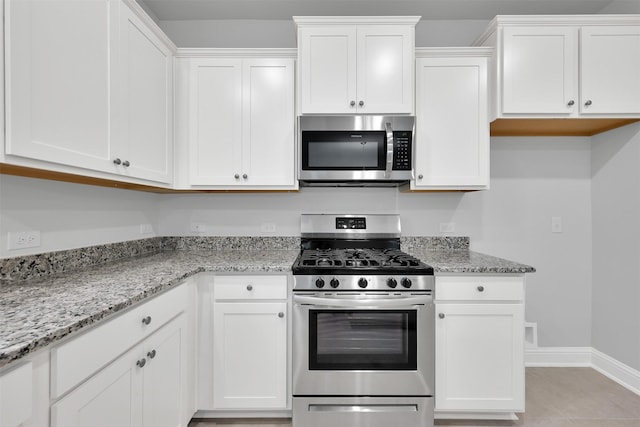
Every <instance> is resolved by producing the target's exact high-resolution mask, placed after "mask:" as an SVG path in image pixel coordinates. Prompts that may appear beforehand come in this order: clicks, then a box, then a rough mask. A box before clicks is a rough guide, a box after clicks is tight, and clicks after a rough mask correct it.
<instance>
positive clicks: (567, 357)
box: [524, 347, 640, 395]
mask: <svg viewBox="0 0 640 427" xmlns="http://www.w3.org/2000/svg"><path fill="white" fill-rule="evenodd" d="M524 360H525V366H527V367H590V368H593V369H595V370H596V371H598V372H600V373H601V374H603V375H605V376H607V377H609V378H610V379H612V380H613V381H615V382H617V383H618V384H620V385H621V386H623V387H625V388H627V389H629V390H631V391H632V392H634V393H636V394H638V395H640V371H638V370H636V369H633V368H632V367H630V366H627V365H625V364H624V363H622V362H620V361H618V360H616V359H614V358H613V357H611V356H608V355H606V354H604V353H602V352H601V351H598V350H596V349H595V348H593V347H535V348H534V347H531V348H527V349H526V350H525V355H524Z"/></svg>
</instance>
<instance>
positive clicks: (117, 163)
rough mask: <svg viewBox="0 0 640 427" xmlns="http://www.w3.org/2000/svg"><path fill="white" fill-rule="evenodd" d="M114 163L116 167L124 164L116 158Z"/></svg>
mask: <svg viewBox="0 0 640 427" xmlns="http://www.w3.org/2000/svg"><path fill="white" fill-rule="evenodd" d="M113 163H115V164H116V165H119V164H120V163H122V160H120V159H118V158H116V159H114V160H113Z"/></svg>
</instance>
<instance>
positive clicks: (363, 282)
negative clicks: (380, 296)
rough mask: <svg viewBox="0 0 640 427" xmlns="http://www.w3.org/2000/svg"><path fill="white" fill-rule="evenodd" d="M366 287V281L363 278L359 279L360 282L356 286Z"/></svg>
mask: <svg viewBox="0 0 640 427" xmlns="http://www.w3.org/2000/svg"><path fill="white" fill-rule="evenodd" d="M367 285H368V283H367V279H365V278H364V277H362V278H360V280H358V286H360V287H361V288H366V287H367Z"/></svg>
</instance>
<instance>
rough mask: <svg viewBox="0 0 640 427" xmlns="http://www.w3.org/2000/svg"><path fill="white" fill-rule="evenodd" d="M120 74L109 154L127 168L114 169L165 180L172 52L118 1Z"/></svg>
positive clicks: (168, 177) (167, 178)
mask: <svg viewBox="0 0 640 427" xmlns="http://www.w3.org/2000/svg"><path fill="white" fill-rule="evenodd" d="M120 10H121V16H120V28H119V34H120V51H119V59H120V63H119V68H120V73H119V75H118V76H119V78H118V79H117V80H116V83H115V84H114V90H115V91H116V93H117V96H115V97H114V98H115V99H116V100H117V101H116V102H117V105H118V109H117V112H118V122H117V124H118V126H117V129H118V131H116V132H115V133H114V135H113V138H114V143H113V147H114V148H113V155H114V157H117V158H120V159H121V161H122V162H125V161H127V162H128V164H129V166H123V165H122V164H121V165H119V166H116V165H114V168H115V170H116V171H117V172H118V173H123V174H127V175H130V176H134V177H137V178H144V179H149V180H152V181H158V182H163V183H170V182H171V177H172V169H171V164H172V163H171V154H172V153H171V149H172V126H171V121H172V119H171V117H172V103H173V98H172V95H171V94H172V84H173V77H172V70H173V62H172V53H171V50H170V49H169V48H168V47H167V46H166V45H164V44H163V43H162V42H161V41H160V40H158V38H157V37H156V36H155V34H153V32H152V31H151V30H150V29H149V28H148V27H147V26H146V24H145V23H144V22H143V21H142V20H141V19H140V18H139V17H138V16H137V15H135V14H134V13H133V12H132V11H131V10H130V9H129V8H128V7H126V6H125V5H122V6H121V8H120Z"/></svg>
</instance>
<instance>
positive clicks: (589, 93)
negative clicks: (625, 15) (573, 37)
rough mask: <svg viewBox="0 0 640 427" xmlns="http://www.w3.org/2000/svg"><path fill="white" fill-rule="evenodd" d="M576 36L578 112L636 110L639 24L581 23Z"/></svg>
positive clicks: (639, 88) (639, 102)
mask: <svg viewBox="0 0 640 427" xmlns="http://www.w3.org/2000/svg"><path fill="white" fill-rule="evenodd" d="M580 36H581V37H580V42H581V44H580V47H581V51H580V53H581V56H580V58H581V65H580V67H581V68H580V70H581V75H580V77H581V87H580V113H581V114H636V115H637V114H640V26H617V27H607V26H602V27H583V28H582V29H581V34H580ZM576 102H577V101H576Z"/></svg>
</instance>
